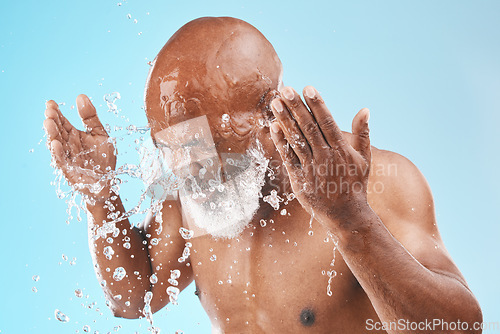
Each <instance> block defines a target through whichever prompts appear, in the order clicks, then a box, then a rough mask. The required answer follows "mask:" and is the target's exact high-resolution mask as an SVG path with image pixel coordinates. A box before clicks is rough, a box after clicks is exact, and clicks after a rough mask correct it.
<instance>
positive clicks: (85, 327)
mask: <svg viewBox="0 0 500 334" xmlns="http://www.w3.org/2000/svg"><path fill="white" fill-rule="evenodd" d="M83 331H84V332H85V333H88V332H90V326H89V325H85V326H83Z"/></svg>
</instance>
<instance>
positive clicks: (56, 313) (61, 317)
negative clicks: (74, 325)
mask: <svg viewBox="0 0 500 334" xmlns="http://www.w3.org/2000/svg"><path fill="white" fill-rule="evenodd" d="M54 316H55V317H56V319H57V320H59V321H60V322H69V317H68V316H67V315H66V314H64V313H62V312H61V311H59V310H58V309H56V310H55V311H54Z"/></svg>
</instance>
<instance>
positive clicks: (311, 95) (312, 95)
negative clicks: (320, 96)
mask: <svg viewBox="0 0 500 334" xmlns="http://www.w3.org/2000/svg"><path fill="white" fill-rule="evenodd" d="M304 95H305V96H306V97H308V98H310V99H314V98H315V97H316V89H314V88H313V87H311V86H307V87H306V89H305V90H304Z"/></svg>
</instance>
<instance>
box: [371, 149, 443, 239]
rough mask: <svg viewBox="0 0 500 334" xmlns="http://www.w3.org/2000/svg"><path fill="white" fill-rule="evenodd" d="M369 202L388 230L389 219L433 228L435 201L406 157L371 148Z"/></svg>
mask: <svg viewBox="0 0 500 334" xmlns="http://www.w3.org/2000/svg"><path fill="white" fill-rule="evenodd" d="M368 191H369V193H368V201H369V203H370V205H371V206H372V208H373V209H374V210H375V211H376V212H377V213H378V214H379V216H381V218H383V217H385V218H386V219H383V220H384V222H385V223H386V226H387V227H388V228H389V229H390V230H394V229H397V228H398V227H397V226H392V225H393V224H392V223H391V222H407V223H412V224H418V225H419V227H420V228H424V229H425V230H427V231H432V230H435V215H434V200H433V197H432V192H431V189H430V187H429V184H428V183H427V180H426V179H425V177H424V175H423V174H422V172H421V171H420V170H419V169H418V168H417V166H415V164H413V163H412V162H411V161H410V160H409V159H408V158H406V157H404V156H402V155H400V154H398V153H395V152H391V151H387V150H381V149H377V148H375V147H372V164H371V170H370V177H369V184H368Z"/></svg>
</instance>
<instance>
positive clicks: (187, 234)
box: [179, 227, 194, 240]
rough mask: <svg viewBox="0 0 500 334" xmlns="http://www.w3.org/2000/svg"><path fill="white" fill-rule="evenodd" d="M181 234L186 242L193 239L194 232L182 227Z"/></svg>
mask: <svg viewBox="0 0 500 334" xmlns="http://www.w3.org/2000/svg"><path fill="white" fill-rule="evenodd" d="M179 233H180V234H181V236H182V238H183V239H184V240H188V239H191V238H192V237H193V234H194V232H193V231H192V230H188V229H187V228H184V227H181V228H179Z"/></svg>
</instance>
